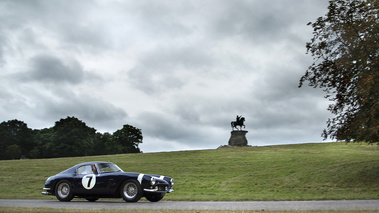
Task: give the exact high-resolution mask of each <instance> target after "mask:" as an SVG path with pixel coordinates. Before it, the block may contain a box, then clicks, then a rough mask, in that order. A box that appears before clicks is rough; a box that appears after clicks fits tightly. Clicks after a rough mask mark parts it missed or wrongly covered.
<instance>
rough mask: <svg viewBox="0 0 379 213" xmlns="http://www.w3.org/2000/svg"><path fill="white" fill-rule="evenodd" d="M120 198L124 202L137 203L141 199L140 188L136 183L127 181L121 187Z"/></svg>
mask: <svg viewBox="0 0 379 213" xmlns="http://www.w3.org/2000/svg"><path fill="white" fill-rule="evenodd" d="M120 191H121V197H122V199H124V200H125V201H126V202H137V201H139V200H140V199H141V197H142V188H141V185H140V184H139V182H138V181H136V180H133V179H131V180H127V181H125V182H124V183H123V184H122V185H121V190H120Z"/></svg>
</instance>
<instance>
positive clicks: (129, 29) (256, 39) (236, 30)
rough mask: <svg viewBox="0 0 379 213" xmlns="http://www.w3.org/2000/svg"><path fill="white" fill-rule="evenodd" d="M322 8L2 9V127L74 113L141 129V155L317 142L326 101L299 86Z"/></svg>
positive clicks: (233, 3) (235, 0)
mask: <svg viewBox="0 0 379 213" xmlns="http://www.w3.org/2000/svg"><path fill="white" fill-rule="evenodd" d="M327 6H328V1H327V0H285V1H284V0H270V1H268V0H250V1H248V0H246V1H244V0H187V1H181V0H178V1H176V0H167V1H162V0H150V1H147V0H138V1H134V0H125V1H121V0H120V1H116V0H114V1H113V0H103V1H101V0H99V1H95V0H93V1H92V0H72V1H68V0H54V1H51V0H40V1H38V0H0V70H1V72H0V107H1V111H0V122H2V121H8V120H13V119H18V120H21V121H23V122H25V123H26V124H28V127H29V128H32V129H43V128H50V127H53V126H54V125H55V122H56V121H58V120H60V119H61V118H66V117H67V116H75V117H77V118H78V119H80V120H82V121H83V122H85V123H86V124H87V126H89V127H93V128H95V129H96V130H97V131H99V132H102V133H103V132H110V133H113V132H115V131H116V130H118V129H121V128H122V126H123V125H124V124H130V125H132V126H134V127H137V128H139V129H141V130H142V134H143V137H144V139H143V144H141V145H140V148H141V150H142V151H143V152H156V151H173V150H191V149H214V148H217V147H218V146H220V145H226V144H228V140H229V137H230V131H231V127H230V122H231V121H233V120H235V118H236V115H242V116H244V117H245V118H246V122H245V124H246V130H247V131H249V132H248V133H247V135H246V136H247V140H248V143H249V145H253V146H263V145H272V144H292V143H309V142H321V141H322V138H321V136H320V135H321V132H322V130H323V129H324V128H325V126H326V123H325V122H326V120H327V118H328V117H331V115H330V113H329V112H328V111H327V106H328V104H329V102H328V101H327V100H325V99H324V97H323V96H324V94H323V93H322V91H321V90H320V89H314V88H311V87H308V86H306V84H305V86H304V87H302V88H298V83H299V79H300V77H301V76H302V75H303V74H304V73H305V71H306V69H307V67H308V66H309V65H311V63H312V58H311V56H310V55H307V54H305V53H306V48H305V43H306V42H308V41H309V40H310V39H311V37H312V28H311V27H310V26H307V23H308V22H310V21H315V20H316V19H317V17H319V16H323V15H325V14H326V12H327Z"/></svg>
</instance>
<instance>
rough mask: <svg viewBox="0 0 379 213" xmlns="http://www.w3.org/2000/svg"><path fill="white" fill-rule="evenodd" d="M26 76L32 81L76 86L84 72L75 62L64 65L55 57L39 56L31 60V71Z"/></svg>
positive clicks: (81, 79) (82, 77)
mask: <svg viewBox="0 0 379 213" xmlns="http://www.w3.org/2000/svg"><path fill="white" fill-rule="evenodd" d="M26 75H27V76H26V77H25V78H26V79H29V80H32V81H42V82H49V83H53V84H54V83H69V84H78V83H80V82H82V81H83V79H84V76H85V72H84V70H83V69H82V67H81V66H80V64H79V63H78V62H77V61H71V62H70V63H64V62H63V61H62V60H60V59H59V58H57V57H54V56H49V55H40V56H36V57H34V58H32V59H31V70H30V71H28V72H27V73H26Z"/></svg>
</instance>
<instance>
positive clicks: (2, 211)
mask: <svg viewBox="0 0 379 213" xmlns="http://www.w3.org/2000/svg"><path fill="white" fill-rule="evenodd" d="M25 212H29V213H150V212H151V213H174V212H175V213H257V212H268V213H278V212H283V213H316V212H317V213H375V212H378V211H377V210H304V211H302V210H295V211H267V210H264V209H262V210H249V211H245V210H225V211H223V210H172V209H165V210H152V209H138V210H129V209H52V208H23V207H0V213H25Z"/></svg>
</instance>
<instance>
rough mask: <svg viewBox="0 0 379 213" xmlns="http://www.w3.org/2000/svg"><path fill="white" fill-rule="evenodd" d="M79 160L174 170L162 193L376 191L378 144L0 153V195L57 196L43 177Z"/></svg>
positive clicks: (354, 194)
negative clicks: (38, 155)
mask: <svg viewBox="0 0 379 213" xmlns="http://www.w3.org/2000/svg"><path fill="white" fill-rule="evenodd" d="M86 161H111V162H114V163H116V164H117V165H119V166H120V167H121V168H122V169H123V170H124V171H130V172H141V173H145V174H162V175H166V176H170V177H173V178H174V179H175V185H174V189H175V192H174V193H171V194H167V195H166V196H165V198H164V200H185V201H190V200H199V201H201V200H214V201H229V200H233V201H243V200H333V199H338V200H341V199H342V200H343V199H379V149H378V147H377V146H375V145H366V144H358V143H349V144H345V143H309V144H297V145H280V146H264V147H244V148H222V149H215V150H196V151H180V152H161V153H140V154H122V155H104V156H90V157H77V158H55V159H29V160H7V161H0V171H1V172H0V198H10V199H56V198H55V197H53V196H43V195H41V189H42V188H43V187H44V182H45V180H46V178H47V177H49V176H52V175H54V174H56V173H58V172H60V171H63V170H65V169H67V168H69V167H71V166H73V165H75V164H78V163H82V162H86Z"/></svg>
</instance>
